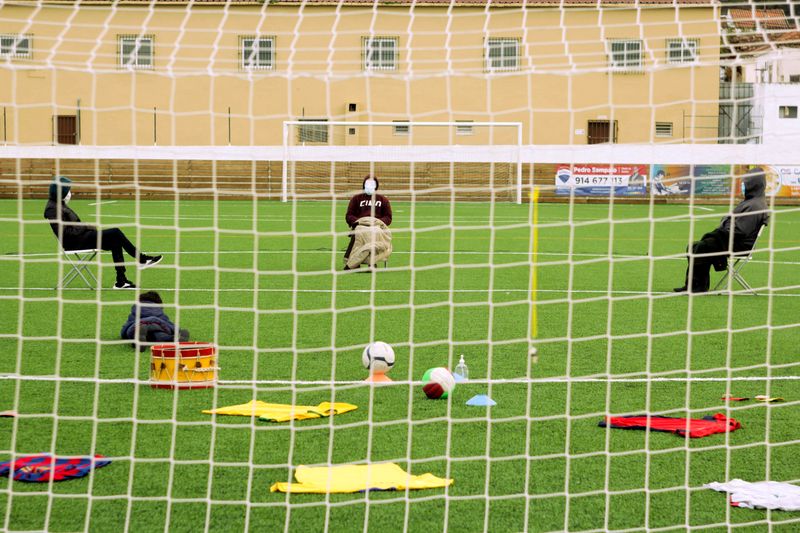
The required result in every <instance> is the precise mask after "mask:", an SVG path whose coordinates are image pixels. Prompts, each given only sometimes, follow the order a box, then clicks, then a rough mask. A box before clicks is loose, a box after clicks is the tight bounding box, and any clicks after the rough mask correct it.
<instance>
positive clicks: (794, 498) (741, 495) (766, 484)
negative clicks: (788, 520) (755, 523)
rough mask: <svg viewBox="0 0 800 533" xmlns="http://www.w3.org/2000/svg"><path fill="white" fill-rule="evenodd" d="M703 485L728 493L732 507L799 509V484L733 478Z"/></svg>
mask: <svg viewBox="0 0 800 533" xmlns="http://www.w3.org/2000/svg"><path fill="white" fill-rule="evenodd" d="M703 486H704V487H707V488H709V489H714V490H716V491H719V492H727V493H729V494H730V502H731V505H733V506H734V507H747V508H748V509H777V510H781V511H800V486H797V485H792V484H791V483H781V482H779V481H758V482H755V483H750V482H749V481H742V480H741V479H733V480H731V481H729V482H728V483H708V484H706V485H703Z"/></svg>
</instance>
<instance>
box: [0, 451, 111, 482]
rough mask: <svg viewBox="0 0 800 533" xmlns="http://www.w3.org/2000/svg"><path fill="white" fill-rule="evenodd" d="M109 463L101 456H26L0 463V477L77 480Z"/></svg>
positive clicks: (32, 479) (28, 480) (40, 480)
mask: <svg viewBox="0 0 800 533" xmlns="http://www.w3.org/2000/svg"><path fill="white" fill-rule="evenodd" d="M109 463H111V461H110V460H108V459H106V458H105V457H103V456H102V455H95V456H94V457H54V456H52V455H48V454H36V455H26V456H24V457H20V458H19V459H17V460H16V461H5V462H2V463H0V476H11V477H13V478H14V481H27V482H30V483H47V482H48V481H50V480H51V479H52V480H53V481H64V480H66V479H77V478H80V477H83V476H85V475H86V474H88V473H89V472H91V470H92V468H100V467H102V466H106V465H107V464H109Z"/></svg>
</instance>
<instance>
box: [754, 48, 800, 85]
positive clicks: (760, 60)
mask: <svg viewBox="0 0 800 533" xmlns="http://www.w3.org/2000/svg"><path fill="white" fill-rule="evenodd" d="M742 75H743V77H744V80H742V81H745V82H747V83H789V82H790V81H791V80H790V76H798V75H800V49H797V48H780V49H778V50H775V51H772V52H769V53H768V54H764V55H762V56H758V57H756V58H754V59H753V60H752V62H749V63H747V64H745V65H743V67H742Z"/></svg>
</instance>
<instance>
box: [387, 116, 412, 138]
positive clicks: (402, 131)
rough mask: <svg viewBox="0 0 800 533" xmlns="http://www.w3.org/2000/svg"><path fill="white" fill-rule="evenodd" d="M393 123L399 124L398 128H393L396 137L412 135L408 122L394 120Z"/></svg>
mask: <svg viewBox="0 0 800 533" xmlns="http://www.w3.org/2000/svg"><path fill="white" fill-rule="evenodd" d="M392 122H397V123H398V124H397V126H392V133H394V134H395V135H408V134H409V133H411V125H410V124H409V123H408V121H407V120H393V121H392Z"/></svg>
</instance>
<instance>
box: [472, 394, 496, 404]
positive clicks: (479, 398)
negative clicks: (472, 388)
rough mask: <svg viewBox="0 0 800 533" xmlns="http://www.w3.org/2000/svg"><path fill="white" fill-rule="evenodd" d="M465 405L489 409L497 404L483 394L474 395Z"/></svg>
mask: <svg viewBox="0 0 800 533" xmlns="http://www.w3.org/2000/svg"><path fill="white" fill-rule="evenodd" d="M467 405H476V406H478V407H491V406H493V405H497V402H496V401H494V400H492V399H491V398H489V397H488V396H486V395H485V394H476V395H475V396H473V397H472V398H470V399H469V400H467Z"/></svg>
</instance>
